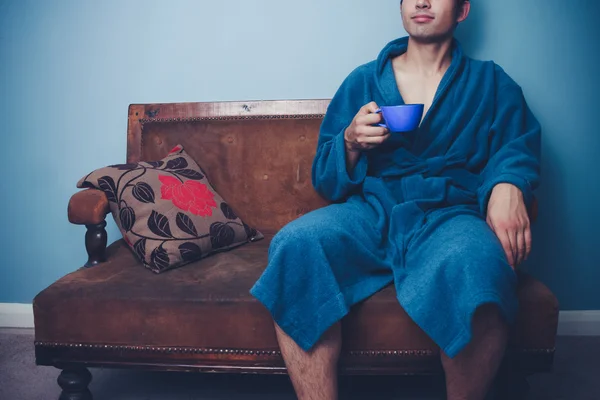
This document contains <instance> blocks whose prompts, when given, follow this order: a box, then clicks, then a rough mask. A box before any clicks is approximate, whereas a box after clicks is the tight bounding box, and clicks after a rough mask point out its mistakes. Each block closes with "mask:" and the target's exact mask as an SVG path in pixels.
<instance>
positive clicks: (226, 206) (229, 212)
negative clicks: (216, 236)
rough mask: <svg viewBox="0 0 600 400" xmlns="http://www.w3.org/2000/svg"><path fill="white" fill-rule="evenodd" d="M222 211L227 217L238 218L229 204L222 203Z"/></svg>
mask: <svg viewBox="0 0 600 400" xmlns="http://www.w3.org/2000/svg"><path fill="white" fill-rule="evenodd" d="M221 211H222V212H223V215H225V218H227V219H237V215H235V213H234V212H233V210H232V209H231V207H229V204H227V203H221Z"/></svg>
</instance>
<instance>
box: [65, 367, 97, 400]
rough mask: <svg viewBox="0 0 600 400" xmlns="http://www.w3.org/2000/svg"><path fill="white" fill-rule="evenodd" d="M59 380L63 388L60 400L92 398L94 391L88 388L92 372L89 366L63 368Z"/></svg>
mask: <svg viewBox="0 0 600 400" xmlns="http://www.w3.org/2000/svg"><path fill="white" fill-rule="evenodd" d="M57 381H58V385H59V386H60V387H61V389H62V393H61V395H60V397H59V398H58V400H92V393H91V392H90V389H88V385H89V384H90V382H91V381H92V374H91V373H90V371H89V370H88V369H87V368H83V367H67V368H65V369H63V370H62V372H61V373H60V375H59V377H58V379H57Z"/></svg>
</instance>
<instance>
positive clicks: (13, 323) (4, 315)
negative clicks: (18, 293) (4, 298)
mask: <svg viewBox="0 0 600 400" xmlns="http://www.w3.org/2000/svg"><path fill="white" fill-rule="evenodd" d="M0 328H33V307H32V306H31V304H16V303H0Z"/></svg>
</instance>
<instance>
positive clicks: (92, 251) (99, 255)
mask: <svg viewBox="0 0 600 400" xmlns="http://www.w3.org/2000/svg"><path fill="white" fill-rule="evenodd" d="M85 227H86V228H87V232H86V233H85V250H86V251H87V254H88V260H87V262H86V263H85V267H86V268H89V267H93V266H95V265H98V264H100V263H102V262H104V261H106V243H107V240H108V236H107V234H106V229H104V228H106V221H102V222H100V223H99V224H91V225H86V226H85Z"/></svg>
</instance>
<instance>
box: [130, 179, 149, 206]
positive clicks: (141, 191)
mask: <svg viewBox="0 0 600 400" xmlns="http://www.w3.org/2000/svg"><path fill="white" fill-rule="evenodd" d="M131 194H133V197H135V198H136V199H138V200H139V201H141V202H142V203H154V190H152V187H151V186H150V185H148V184H147V183H146V182H139V183H136V184H135V186H134V187H133V189H132V191H131Z"/></svg>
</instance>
